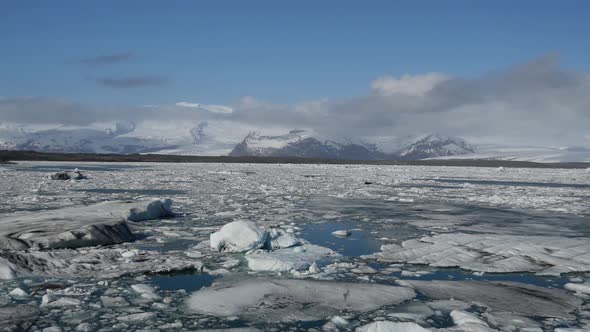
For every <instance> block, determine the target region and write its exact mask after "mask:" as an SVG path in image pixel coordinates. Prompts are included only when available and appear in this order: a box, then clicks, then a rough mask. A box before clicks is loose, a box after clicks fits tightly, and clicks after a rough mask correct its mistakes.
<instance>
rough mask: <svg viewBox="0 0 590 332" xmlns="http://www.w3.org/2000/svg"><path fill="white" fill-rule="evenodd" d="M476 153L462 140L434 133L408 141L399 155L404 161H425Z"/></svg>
mask: <svg viewBox="0 0 590 332" xmlns="http://www.w3.org/2000/svg"><path fill="white" fill-rule="evenodd" d="M474 152H475V148H474V147H473V146H471V145H469V144H467V142H465V141H464V140H463V139H461V138H458V137H449V136H445V135H441V134H438V133H432V134H426V135H421V136H418V137H414V138H412V139H410V140H408V141H407V142H406V143H405V144H404V145H403V147H402V148H401V149H400V150H399V151H398V152H397V155H399V156H400V157H402V158H404V159H425V158H436V157H446V156H457V155H465V154H470V153H474Z"/></svg>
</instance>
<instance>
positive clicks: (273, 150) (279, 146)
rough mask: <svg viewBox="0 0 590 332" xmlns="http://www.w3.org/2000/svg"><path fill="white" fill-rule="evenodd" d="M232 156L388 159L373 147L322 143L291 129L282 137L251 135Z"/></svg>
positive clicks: (302, 131) (309, 135)
mask: <svg viewBox="0 0 590 332" xmlns="http://www.w3.org/2000/svg"><path fill="white" fill-rule="evenodd" d="M229 155H230V156H272V157H305V158H325V159H358V160H373V159H384V157H385V155H384V154H383V153H381V152H379V151H377V150H376V149H374V147H372V146H370V145H368V146H365V145H360V144H354V143H342V142H336V141H333V140H322V139H319V138H317V137H314V136H312V134H311V133H309V132H307V131H305V130H291V131H290V132H289V133H287V134H285V135H279V136H261V135H259V134H257V133H255V132H251V133H250V134H248V136H246V138H244V140H243V141H242V142H241V143H239V144H238V145H236V147H235V148H234V149H233V150H232V152H231V153H230V154H229Z"/></svg>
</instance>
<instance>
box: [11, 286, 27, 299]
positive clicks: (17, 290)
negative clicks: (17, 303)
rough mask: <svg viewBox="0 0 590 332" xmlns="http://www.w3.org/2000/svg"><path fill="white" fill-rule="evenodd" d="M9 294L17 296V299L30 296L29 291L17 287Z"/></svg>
mask: <svg viewBox="0 0 590 332" xmlns="http://www.w3.org/2000/svg"><path fill="white" fill-rule="evenodd" d="M8 295H10V296H11V297H13V298H15V299H23V298H27V297H29V293H27V292H25V291H24V290H22V289H21V288H18V287H17V288H15V289H13V290H11V291H10V292H9V293H8Z"/></svg>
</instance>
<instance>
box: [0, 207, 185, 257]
mask: <svg viewBox="0 0 590 332" xmlns="http://www.w3.org/2000/svg"><path fill="white" fill-rule="evenodd" d="M172 215H173V213H172V200H171V199H161V200H160V199H157V200H143V201H113V202H103V203H98V204H94V205H89V206H76V207H66V208H61V209H55V210H44V211H36V212H29V213H24V214H17V215H14V216H12V215H11V216H8V217H4V218H1V217H0V249H10V250H25V249H28V248H39V249H59V248H80V247H88V246H96V245H110V244H117V243H122V242H128V241H133V240H135V236H134V234H133V233H132V232H131V230H130V229H129V227H128V224H127V221H145V220H152V219H159V218H165V217H169V216H172Z"/></svg>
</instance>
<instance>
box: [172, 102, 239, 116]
mask: <svg viewBox="0 0 590 332" xmlns="http://www.w3.org/2000/svg"><path fill="white" fill-rule="evenodd" d="M175 105H176V106H179V107H186V108H197V109H203V110H206V111H209V112H211V113H220V114H231V113H233V111H234V110H233V109H232V108H231V107H228V106H223V105H204V104H199V103H189V102H186V101H181V102H178V103H176V104H175Z"/></svg>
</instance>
